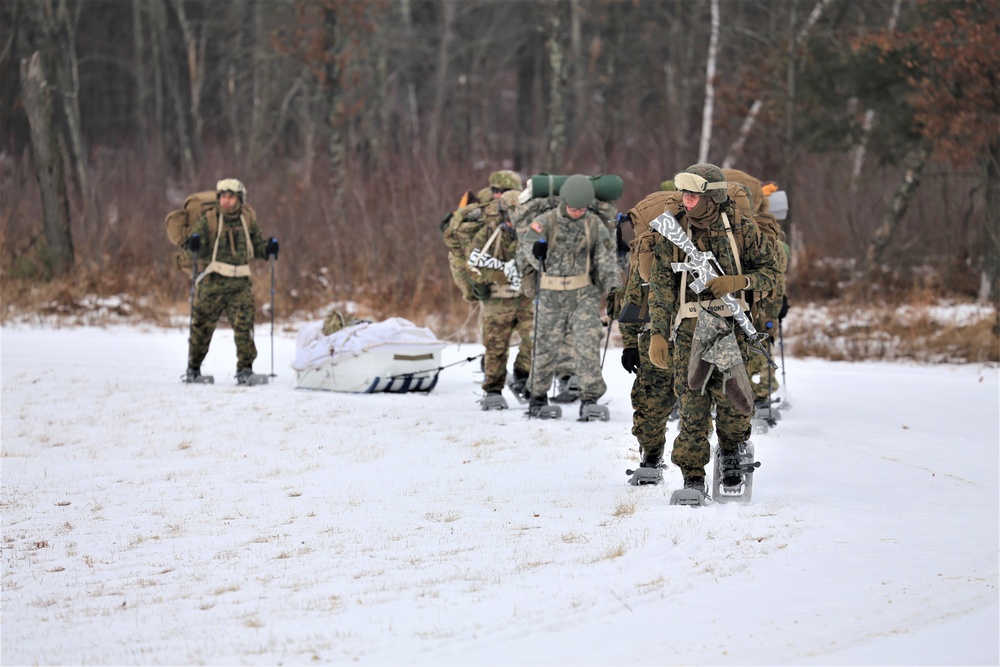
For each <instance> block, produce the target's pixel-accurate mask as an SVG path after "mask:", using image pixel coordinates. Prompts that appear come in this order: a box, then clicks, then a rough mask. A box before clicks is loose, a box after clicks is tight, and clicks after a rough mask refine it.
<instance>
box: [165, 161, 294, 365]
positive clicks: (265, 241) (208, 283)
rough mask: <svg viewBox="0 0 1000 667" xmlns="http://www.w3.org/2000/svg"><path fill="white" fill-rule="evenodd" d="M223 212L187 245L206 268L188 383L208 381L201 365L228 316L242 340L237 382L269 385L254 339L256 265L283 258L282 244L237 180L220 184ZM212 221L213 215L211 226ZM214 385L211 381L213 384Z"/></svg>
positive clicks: (200, 225) (198, 226)
mask: <svg viewBox="0 0 1000 667" xmlns="http://www.w3.org/2000/svg"><path fill="white" fill-rule="evenodd" d="M215 189H216V200H217V202H218V212H216V211H215V210H214V209H213V210H209V211H207V212H206V213H204V214H202V216H201V217H200V218H199V219H198V221H197V223H195V226H194V232H193V233H192V234H191V236H190V238H188V240H187V242H186V243H185V252H186V253H187V255H188V256H189V257H191V258H192V259H194V260H195V261H198V262H199V266H201V265H202V264H204V265H205V268H204V270H203V271H201V273H200V274H199V275H198V276H197V279H196V281H195V282H196V285H197V293H196V295H195V299H194V308H193V311H192V316H191V334H190V338H189V339H188V369H187V374H186V375H185V378H184V379H185V381H186V382H194V383H198V382H205V381H206V378H207V376H203V375H202V374H201V363H202V361H203V360H204V359H205V355H207V354H208V348H209V345H210V344H211V342H212V335H213V334H214V333H215V327H216V325H217V324H218V321H219V318H220V317H221V316H222V314H223V313H225V314H226V318H227V319H228V320H229V324H230V325H231V326H232V328H233V335H234V337H235V340H236V380H237V382H238V383H239V384H266V382H267V376H266V375H255V374H254V372H253V362H254V359H256V358H257V347H256V345H255V344H254V340H253V325H254V313H255V306H254V301H253V293H252V291H251V280H250V275H251V274H250V261H251V260H253V259H255V258H256V259H265V258H269V257H274V258H277V256H278V240H277V239H276V238H274V237H271V238H265V237H264V235H263V234H262V233H261V230H260V226H259V225H258V224H257V216H256V214H255V213H254V212H253V210H252V209H251V208H250V207H249V206H246V192H247V191H246V187H244V185H243V183H241V182H240V181H238V180H236V179H235V178H226V179H223V180H221V181H219V182H218V184H217V185H216V188H215ZM209 216H213V220H212V223H213V224H209ZM209 381H211V380H209Z"/></svg>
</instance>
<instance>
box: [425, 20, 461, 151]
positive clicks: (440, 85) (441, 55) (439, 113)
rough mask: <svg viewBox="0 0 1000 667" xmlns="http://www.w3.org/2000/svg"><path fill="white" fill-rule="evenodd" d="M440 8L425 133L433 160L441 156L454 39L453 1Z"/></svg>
mask: <svg viewBox="0 0 1000 667" xmlns="http://www.w3.org/2000/svg"><path fill="white" fill-rule="evenodd" d="M441 7H442V9H443V10H444V16H443V18H442V25H441V43H440V44H439V45H438V58H437V77H436V84H435V86H434V109H433V111H431V126H430V129H429V130H428V132H427V142H428V148H429V149H430V150H431V151H433V152H434V158H436V159H440V158H441V156H442V155H443V151H442V150H441V148H442V147H441V126H442V124H443V122H444V119H443V116H444V105H445V101H446V100H447V99H448V90H449V88H450V86H449V85H448V83H449V81H448V79H449V78H450V77H449V73H448V66H449V64H450V62H451V43H452V41H453V40H454V39H455V29H454V24H455V0H442V2H441Z"/></svg>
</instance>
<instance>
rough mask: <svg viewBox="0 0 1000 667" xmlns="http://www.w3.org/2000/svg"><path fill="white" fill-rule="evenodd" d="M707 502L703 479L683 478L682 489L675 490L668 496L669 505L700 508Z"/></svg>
mask: <svg viewBox="0 0 1000 667" xmlns="http://www.w3.org/2000/svg"><path fill="white" fill-rule="evenodd" d="M709 501H710V499H709V497H708V494H707V487H706V486H705V478H704V477H693V476H688V477H685V478H684V488H682V489H677V490H676V491H674V492H673V493H671V494H670V504H671V505H687V506H690V507H701V506H702V505H707V504H708V503H709Z"/></svg>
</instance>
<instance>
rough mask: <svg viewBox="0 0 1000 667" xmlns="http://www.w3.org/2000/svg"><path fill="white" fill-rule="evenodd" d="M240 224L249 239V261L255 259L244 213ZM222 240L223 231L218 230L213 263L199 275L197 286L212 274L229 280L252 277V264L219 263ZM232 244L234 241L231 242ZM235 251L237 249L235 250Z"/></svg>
mask: <svg viewBox="0 0 1000 667" xmlns="http://www.w3.org/2000/svg"><path fill="white" fill-rule="evenodd" d="M240 223H242V225H243V233H244V234H245V235H246V237H247V253H248V254H249V255H250V257H249V259H253V241H251V240H250V228H249V227H248V226H247V218H246V216H245V215H243V214H242V213H241V214H240ZM220 238H222V232H221V230H219V229H217V230H216V234H215V245H214V246H212V261H211V262H209V263H208V266H206V267H205V270H204V271H202V272H201V273H200V274H198V277H197V278H196V279H195V281H194V284H195V285H197V284H198V283H200V282H201V279H202V278H204V277H205V276H207V275H208V274H210V273H218V274H219V275H220V276H226V277H227V278H249V277H250V264H249V263H247V264H226V263H225V262H220V261H217V260H216V259H215V258H216V257H217V256H218V254H219V239H220ZM230 243H232V241H230ZM233 250H235V248H233Z"/></svg>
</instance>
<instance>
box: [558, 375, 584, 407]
mask: <svg viewBox="0 0 1000 667" xmlns="http://www.w3.org/2000/svg"><path fill="white" fill-rule="evenodd" d="M578 398H580V378H578V377H577V376H575V375H565V376H563V377H561V378H557V379H556V395H555V397H554V398H553V399H552V400H553V401H554V402H556V403H572V402H573V401H575V400H576V399H578Z"/></svg>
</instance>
